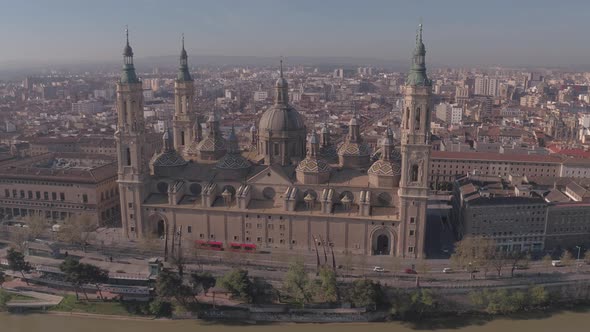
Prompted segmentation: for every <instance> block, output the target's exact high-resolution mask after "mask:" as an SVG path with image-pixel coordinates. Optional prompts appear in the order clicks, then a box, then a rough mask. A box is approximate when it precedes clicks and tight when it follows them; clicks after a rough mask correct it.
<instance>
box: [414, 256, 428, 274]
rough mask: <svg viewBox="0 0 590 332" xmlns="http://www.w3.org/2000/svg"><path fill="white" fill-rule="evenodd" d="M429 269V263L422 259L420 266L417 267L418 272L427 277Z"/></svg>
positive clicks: (419, 262)
mask: <svg viewBox="0 0 590 332" xmlns="http://www.w3.org/2000/svg"><path fill="white" fill-rule="evenodd" d="M429 269H430V267H429V266H428V262H427V261H426V260H425V259H421V260H419V261H418V264H417V266H416V270H417V271H416V272H418V273H419V274H420V275H426V274H427V273H428V270H429Z"/></svg>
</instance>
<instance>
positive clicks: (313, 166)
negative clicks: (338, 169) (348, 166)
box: [295, 158, 332, 173]
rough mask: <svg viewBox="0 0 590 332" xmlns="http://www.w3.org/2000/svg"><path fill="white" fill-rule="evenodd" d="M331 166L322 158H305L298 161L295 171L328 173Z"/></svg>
mask: <svg viewBox="0 0 590 332" xmlns="http://www.w3.org/2000/svg"><path fill="white" fill-rule="evenodd" d="M331 170H332V168H331V167H330V165H328V163H327V162H325V161H324V160H322V159H317V158H305V159H303V160H302V161H300V162H299V165H297V168H296V169H295V171H296V172H304V173H330V171H331Z"/></svg>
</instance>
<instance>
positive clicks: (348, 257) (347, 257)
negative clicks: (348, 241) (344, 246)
mask: <svg viewBox="0 0 590 332" xmlns="http://www.w3.org/2000/svg"><path fill="white" fill-rule="evenodd" d="M353 259H354V258H353V256H352V253H351V252H350V251H348V250H346V251H345V252H344V259H343V260H342V263H343V264H342V265H343V267H344V272H345V273H346V274H347V275H350V271H351V270H352V262H353Z"/></svg>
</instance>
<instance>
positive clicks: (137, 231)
mask: <svg viewBox="0 0 590 332" xmlns="http://www.w3.org/2000/svg"><path fill="white" fill-rule="evenodd" d="M125 34H126V39H127V44H126V45H125V48H124V50H123V72H122V73H121V78H120V79H119V81H118V82H117V105H116V107H117V114H118V121H117V131H116V132H115V140H116V142H117V157H118V158H117V160H118V170H117V172H118V180H117V182H118V183H119V195H120V200H121V221H122V224H123V225H122V226H123V232H124V234H125V236H126V237H128V238H137V237H138V235H139V236H141V233H142V230H141V202H142V201H143V198H144V193H145V190H144V188H143V183H144V179H145V177H146V175H147V174H148V166H147V159H146V153H145V151H144V148H145V125H144V119H143V90H142V86H141V81H140V80H139V79H138V78H137V75H136V73H135V67H134V66H133V50H132V49H131V46H130V45H129V32H128V30H127V29H125Z"/></svg>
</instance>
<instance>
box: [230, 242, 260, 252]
mask: <svg viewBox="0 0 590 332" xmlns="http://www.w3.org/2000/svg"><path fill="white" fill-rule="evenodd" d="M229 250H231V251H235V252H248V253H250V252H256V245H255V244H252V243H235V242H232V243H230V244H229Z"/></svg>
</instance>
